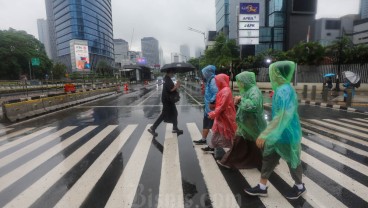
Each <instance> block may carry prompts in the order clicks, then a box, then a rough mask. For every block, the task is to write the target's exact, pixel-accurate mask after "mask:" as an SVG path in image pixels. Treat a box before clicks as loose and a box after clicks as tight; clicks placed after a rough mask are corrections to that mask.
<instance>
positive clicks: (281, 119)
mask: <svg viewBox="0 0 368 208" xmlns="http://www.w3.org/2000/svg"><path fill="white" fill-rule="evenodd" d="M294 70H295V63H294V62H291V61H279V62H276V63H273V64H271V65H270V68H269V74H270V80H271V84H272V89H273V90H274V91H275V94H274V95H273V98H272V121H271V122H270V123H269V124H268V126H267V128H266V129H265V130H264V131H263V132H262V133H261V135H260V136H259V137H260V138H261V139H265V140H266V142H265V146H264V152H263V155H264V156H267V155H270V154H272V153H273V152H276V153H277V154H279V155H280V156H281V158H283V159H284V160H285V161H286V162H288V163H289V164H290V166H291V168H296V167H297V166H298V165H299V164H300V153H301V144H300V142H301V138H302V131H301V126H300V121H299V115H298V98H297V95H296V93H295V90H294V88H293V87H292V86H291V85H290V81H291V79H292V77H293V74H294Z"/></svg>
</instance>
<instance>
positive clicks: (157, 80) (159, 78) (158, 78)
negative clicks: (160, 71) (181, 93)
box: [156, 77, 164, 85]
mask: <svg viewBox="0 0 368 208" xmlns="http://www.w3.org/2000/svg"><path fill="white" fill-rule="evenodd" d="M163 83H164V80H163V78H162V77H157V79H156V84H158V85H162V84H163Z"/></svg>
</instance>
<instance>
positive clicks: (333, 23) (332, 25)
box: [325, 20, 341, 30]
mask: <svg viewBox="0 0 368 208" xmlns="http://www.w3.org/2000/svg"><path fill="white" fill-rule="evenodd" d="M340 28H341V21H340V20H326V25H325V29H326V30H339V29H340Z"/></svg>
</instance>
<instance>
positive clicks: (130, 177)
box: [105, 124, 152, 208]
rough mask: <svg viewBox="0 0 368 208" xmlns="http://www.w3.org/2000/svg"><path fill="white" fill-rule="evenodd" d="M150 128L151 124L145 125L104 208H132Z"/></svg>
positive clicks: (150, 140)
mask: <svg viewBox="0 0 368 208" xmlns="http://www.w3.org/2000/svg"><path fill="white" fill-rule="evenodd" d="M150 126H151V124H149V125H147V126H146V128H145V129H144V132H143V134H142V136H141V138H140V139H139V141H138V144H137V146H136V147H135V149H134V152H133V153H132V155H131V156H130V158H129V161H128V163H127V164H126V166H125V168H124V171H123V173H122V175H121V176H120V178H119V181H118V182H117V183H116V185H115V188H114V190H113V191H112V193H111V195H110V198H109V200H108V201H107V203H106V206H105V207H111V208H113V207H132V205H133V201H134V196H135V193H136V190H137V188H138V184H139V180H140V178H141V176H142V172H143V168H144V164H145V163H146V159H147V155H148V151H149V149H150V146H151V143H152V135H151V134H150V133H149V132H148V131H147V129H148V128H149V127H150Z"/></svg>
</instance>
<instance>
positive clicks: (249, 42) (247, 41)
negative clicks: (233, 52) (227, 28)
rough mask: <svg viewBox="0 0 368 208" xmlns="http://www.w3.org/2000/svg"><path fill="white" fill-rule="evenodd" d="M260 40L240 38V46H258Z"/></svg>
mask: <svg viewBox="0 0 368 208" xmlns="http://www.w3.org/2000/svg"><path fill="white" fill-rule="evenodd" d="M257 44H259V38H239V45H257Z"/></svg>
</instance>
